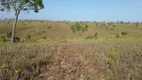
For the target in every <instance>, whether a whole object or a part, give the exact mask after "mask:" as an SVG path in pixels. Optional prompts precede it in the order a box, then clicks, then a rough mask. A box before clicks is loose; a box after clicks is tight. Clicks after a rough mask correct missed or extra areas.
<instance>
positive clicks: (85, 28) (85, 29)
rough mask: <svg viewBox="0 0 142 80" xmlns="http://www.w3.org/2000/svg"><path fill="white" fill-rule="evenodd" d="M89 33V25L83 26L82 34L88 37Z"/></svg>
mask: <svg viewBox="0 0 142 80" xmlns="http://www.w3.org/2000/svg"><path fill="white" fill-rule="evenodd" d="M87 31H88V25H87V24H85V25H83V26H82V32H83V33H85V36H86V37H87Z"/></svg>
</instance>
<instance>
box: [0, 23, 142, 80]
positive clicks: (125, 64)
mask: <svg viewBox="0 0 142 80" xmlns="http://www.w3.org/2000/svg"><path fill="white" fill-rule="evenodd" d="M10 22H11V21H0V37H6V40H4V39H3V38H1V40H0V59H1V60H0V66H1V67H0V80H15V79H16V78H19V79H20V80H142V76H141V75H142V24H141V23H126V22H125V23H124V22H123V23H122V22H119V23H105V22H84V24H87V25H88V26H89V30H88V32H87V35H85V34H84V33H82V32H80V33H79V34H78V35H77V38H76V39H74V33H73V32H72V31H71V26H72V25H73V24H74V22H61V21H60V22H59V21H56V22H52V21H30V20H29V21H19V22H18V25H17V32H16V37H18V38H19V41H18V42H17V43H15V44H9V42H8V39H9V38H8V35H7V34H8V32H10V30H11V26H12V23H10ZM96 32H98V36H97V37H98V38H97V39H88V38H87V37H89V36H93V35H94V34H95V33H96ZM110 52H113V53H115V55H111V54H109V53H110Z"/></svg>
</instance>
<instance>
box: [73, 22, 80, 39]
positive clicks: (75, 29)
mask: <svg viewBox="0 0 142 80" xmlns="http://www.w3.org/2000/svg"><path fill="white" fill-rule="evenodd" d="M71 30H72V32H73V33H75V35H74V39H76V36H77V33H78V32H79V31H81V30H82V27H81V25H80V24H79V23H78V22H77V23H75V24H74V25H73V26H72V27H71Z"/></svg>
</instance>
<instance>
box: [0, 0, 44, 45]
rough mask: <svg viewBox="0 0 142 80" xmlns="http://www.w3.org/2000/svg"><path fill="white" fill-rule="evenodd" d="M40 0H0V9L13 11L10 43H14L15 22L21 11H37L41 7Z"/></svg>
mask: <svg viewBox="0 0 142 80" xmlns="http://www.w3.org/2000/svg"><path fill="white" fill-rule="evenodd" d="M43 8H44V5H43V1H42V0H0V11H8V12H10V11H11V12H14V14H15V19H14V22H13V27H12V31H11V32H12V34H11V43H14V39H15V31H16V24H17V21H18V17H19V15H20V13H21V11H30V10H33V11H34V12H36V13H38V12H39V10H40V9H43Z"/></svg>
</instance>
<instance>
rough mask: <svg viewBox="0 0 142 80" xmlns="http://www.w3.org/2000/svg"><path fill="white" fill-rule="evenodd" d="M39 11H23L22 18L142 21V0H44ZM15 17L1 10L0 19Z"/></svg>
mask: <svg viewBox="0 0 142 80" xmlns="http://www.w3.org/2000/svg"><path fill="white" fill-rule="evenodd" d="M43 2H44V6H45V8H44V9H43V10H40V12H39V13H34V12H33V11H30V13H25V12H22V13H21V15H20V16H19V18H20V19H40V20H53V21H60V20H67V21H106V22H116V21H132V22H142V0H43ZM4 18H13V14H12V13H7V12H0V19H4Z"/></svg>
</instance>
